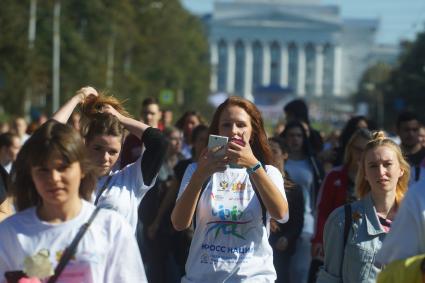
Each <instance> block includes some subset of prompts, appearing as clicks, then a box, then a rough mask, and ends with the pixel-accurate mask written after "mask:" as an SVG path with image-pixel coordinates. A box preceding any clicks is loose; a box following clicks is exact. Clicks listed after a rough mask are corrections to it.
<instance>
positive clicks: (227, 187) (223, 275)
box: [171, 97, 288, 283]
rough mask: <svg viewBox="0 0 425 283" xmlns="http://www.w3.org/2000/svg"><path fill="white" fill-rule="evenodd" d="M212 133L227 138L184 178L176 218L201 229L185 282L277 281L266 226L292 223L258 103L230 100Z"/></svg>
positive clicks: (180, 226) (177, 223)
mask: <svg viewBox="0 0 425 283" xmlns="http://www.w3.org/2000/svg"><path fill="white" fill-rule="evenodd" d="M209 133H210V134H215V135H221V136H226V137H228V138H229V142H228V143H227V145H226V146H224V147H223V148H221V149H218V148H213V149H208V150H204V152H203V153H202V155H201V157H200V158H199V161H198V163H197V164H191V165H190V166H189V167H188V168H187V170H186V172H185V176H184V177H183V182H182V184H181V186H180V192H179V196H178V199H177V202H176V206H175V207H174V210H173V213H172V215H171V220H172V223H173V225H174V227H175V228H176V229H177V230H184V229H186V228H188V227H189V226H190V224H191V222H192V218H193V217H195V219H194V220H193V223H194V226H195V231H194V235H193V239H192V244H191V247H190V251H189V257H188V260H187V263H186V275H185V276H184V277H183V279H182V282H214V283H215V282H225V281H227V282H241V281H245V280H250V281H252V282H273V281H274V280H275V279H276V271H275V270H274V267H273V256H272V255H273V251H272V248H271V246H270V244H269V243H268V229H267V227H266V226H267V222H268V221H269V219H270V217H272V218H275V219H277V220H278V221H280V222H285V221H287V219H288V204H287V201H286V196H285V191H284V188H283V178H282V174H280V172H279V170H278V169H277V168H276V167H274V166H271V165H268V164H272V158H271V152H270V147H269V145H268V141H267V137H266V134H265V131H264V127H263V120H262V118H261V114H260V112H259V111H258V109H257V108H256V107H255V105H254V104H253V103H251V102H249V101H248V100H245V99H243V98H240V97H230V98H228V99H227V100H226V101H225V102H223V103H222V104H221V105H220V106H219V107H218V108H217V110H216V112H215V114H214V117H213V120H212V123H211V126H210V131H209Z"/></svg>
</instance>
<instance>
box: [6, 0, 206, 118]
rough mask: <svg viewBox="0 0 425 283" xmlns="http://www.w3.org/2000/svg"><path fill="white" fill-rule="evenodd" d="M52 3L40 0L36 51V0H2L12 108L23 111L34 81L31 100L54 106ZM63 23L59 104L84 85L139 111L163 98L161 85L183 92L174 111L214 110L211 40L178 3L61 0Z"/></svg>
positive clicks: (8, 99)
mask: <svg viewBox="0 0 425 283" xmlns="http://www.w3.org/2000/svg"><path fill="white" fill-rule="evenodd" d="M54 3H55V0H50V1H40V0H38V1H37V4H38V5H37V32H36V39H35V45H34V48H33V49H32V50H31V49H29V48H28V22H29V7H30V0H27V1H15V0H3V1H2V3H1V8H0V34H1V35H2V36H1V37H0V103H1V104H2V106H3V108H4V109H5V110H6V112H8V113H9V114H23V113H24V107H23V101H24V100H25V90H26V88H27V87H29V86H30V87H31V89H32V95H31V100H32V104H33V105H34V106H37V107H39V108H41V109H42V110H43V111H45V112H46V113H49V112H51V95H52V53H53V47H52V44H53V6H54ZM16 15H19V16H16ZM60 25H61V51H60V52H61V59H60V66H61V73H60V81H61V82H60V90H61V103H63V102H64V101H65V100H67V99H68V98H69V97H70V96H71V95H73V93H74V92H75V90H77V89H78V88H80V87H81V86H84V85H92V86H94V87H96V88H98V89H107V88H108V89H107V90H108V91H109V92H110V93H112V94H114V95H116V96H117V97H119V98H122V99H126V100H127V101H128V103H127V105H126V106H127V108H128V109H129V110H130V112H132V113H133V114H134V115H135V116H136V117H138V111H139V108H140V102H141V101H142V100H143V99H144V98H146V97H148V96H154V97H158V96H159V93H160V91H161V90H163V89H170V90H172V91H173V93H175V94H177V93H178V94H180V96H181V97H182V99H179V101H182V103H183V104H182V105H179V104H175V105H173V106H172V110H176V109H179V110H180V111H184V110H186V109H196V110H200V111H208V110H210V109H208V108H206V106H205V105H206V103H205V102H206V96H207V94H208V83H209V63H208V43H207V39H206V37H205V35H204V31H203V27H202V24H201V22H200V20H199V19H198V18H196V17H195V16H192V15H190V14H189V13H188V12H187V11H186V10H184V8H183V7H182V6H181V4H180V1H178V0H167V1H153V0H120V1H113V0H90V1H81V0H67V1H61V18H60ZM111 58H113V60H111ZM108 59H109V61H108ZM108 62H109V64H108ZM111 63H112V64H111ZM108 70H109V73H110V74H112V76H110V77H109V78H108V76H107V74H108ZM108 79H109V81H108ZM108 86H111V87H108ZM43 101H46V103H43Z"/></svg>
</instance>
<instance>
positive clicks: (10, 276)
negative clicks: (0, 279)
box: [4, 271, 28, 283]
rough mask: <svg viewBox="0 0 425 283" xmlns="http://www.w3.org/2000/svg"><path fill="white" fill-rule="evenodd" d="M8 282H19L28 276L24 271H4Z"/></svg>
mask: <svg viewBox="0 0 425 283" xmlns="http://www.w3.org/2000/svg"><path fill="white" fill-rule="evenodd" d="M4 277H5V278H6V282H7V283H18V282H19V280H20V279H22V278H28V277H27V276H26V275H25V273H24V272H23V271H6V272H5V273H4Z"/></svg>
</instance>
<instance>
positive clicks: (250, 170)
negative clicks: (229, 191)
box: [246, 161, 262, 174]
mask: <svg viewBox="0 0 425 283" xmlns="http://www.w3.org/2000/svg"><path fill="white" fill-rule="evenodd" d="M261 166H262V165H261V162H260V161H258V162H257V163H256V164H255V165H254V166H252V167H249V168H246V172H248V174H252V173H254V172H255V171H257V170H258V169H260V168H261Z"/></svg>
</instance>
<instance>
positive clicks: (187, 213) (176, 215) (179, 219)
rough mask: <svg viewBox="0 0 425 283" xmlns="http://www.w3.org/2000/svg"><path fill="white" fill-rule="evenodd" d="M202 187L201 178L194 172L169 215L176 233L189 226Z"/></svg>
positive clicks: (202, 181)
mask: <svg viewBox="0 0 425 283" xmlns="http://www.w3.org/2000/svg"><path fill="white" fill-rule="evenodd" d="M203 185H204V180H203V178H202V177H201V176H200V175H199V174H197V172H196V171H195V172H194V173H193V175H192V178H191V179H190V181H189V183H188V184H187V187H186V189H185V190H184V192H183V194H182V195H181V197H180V198H179V199H178V200H177V202H176V205H175V206H174V209H173V212H172V214H171V222H172V223H173V226H174V229H176V230H177V231H182V230H184V229H187V228H188V227H189V226H190V224H191V222H192V218H193V214H194V213H195V209H196V205H197V203H198V200H199V198H200V193H201V189H202V186H203Z"/></svg>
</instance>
